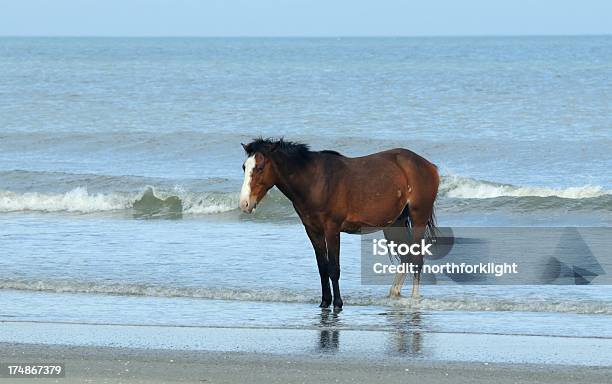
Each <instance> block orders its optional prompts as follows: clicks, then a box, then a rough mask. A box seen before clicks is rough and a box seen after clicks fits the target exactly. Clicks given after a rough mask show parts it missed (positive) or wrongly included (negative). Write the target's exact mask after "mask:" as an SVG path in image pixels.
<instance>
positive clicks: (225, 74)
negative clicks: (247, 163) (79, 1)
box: [0, 36, 612, 341]
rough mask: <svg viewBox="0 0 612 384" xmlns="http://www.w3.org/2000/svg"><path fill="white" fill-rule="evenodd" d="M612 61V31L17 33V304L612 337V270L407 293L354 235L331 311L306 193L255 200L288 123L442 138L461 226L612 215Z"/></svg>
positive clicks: (7, 309)
mask: <svg viewBox="0 0 612 384" xmlns="http://www.w3.org/2000/svg"><path fill="white" fill-rule="evenodd" d="M611 74H612V37H610V36H585V37H465V38H463V37H461V38H460V37H456V38H8V37H3V38H0V252H1V254H2V256H1V257H0V308H1V309H0V321H1V322H3V323H5V324H6V323H8V322H44V323H79V324H129V325H135V326H151V325H164V326H202V327H209V326H210V327H219V326H231V327H260V328H298V329H301V328H305V329H310V328H314V329H319V328H321V327H328V326H332V327H333V328H334V329H346V330H354V329H366V330H369V329H371V330H398V329H416V330H421V331H424V332H428V331H431V332H434V331H435V332H460V333H467V334H470V333H491V334H509V335H552V336H573V337H585V338H593V337H603V338H612V327H610V324H611V322H612V291H611V290H610V287H609V286H461V285H451V286H437V285H427V286H424V287H423V288H422V290H421V293H422V296H423V298H422V299H421V300H418V301H415V300H412V299H410V298H409V297H407V298H402V299H400V300H390V299H389V298H387V297H386V295H387V293H388V287H383V286H367V285H362V284H361V280H360V264H359V263H360V254H359V246H360V244H359V237H358V236H355V235H346V234H344V235H343V236H342V246H341V265H342V278H341V288H342V291H343V296H344V299H345V309H344V311H343V312H342V313H341V314H340V315H339V317H337V318H334V319H335V320H334V321H333V323H332V324H331V325H330V324H329V321H328V320H326V319H327V318H324V317H322V315H321V311H320V310H319V309H318V308H317V307H316V304H318V299H319V297H320V291H319V276H318V272H317V268H316V262H315V258H314V253H313V251H312V248H311V246H310V244H309V241H308V238H307V237H306V235H305V233H304V230H303V227H302V225H301V224H300V222H299V219H298V218H297V216H296V214H295V212H294V211H293V208H292V206H291V204H290V203H289V201H287V200H286V199H285V198H284V196H282V194H281V193H280V192H278V191H276V190H272V191H271V192H270V193H269V195H268V196H267V197H266V199H265V200H264V201H263V202H262V204H261V205H260V207H258V209H257V211H256V212H255V213H254V214H252V215H247V214H243V213H240V211H239V209H238V195H239V190H240V186H241V184H242V178H243V174H242V168H241V167H242V163H243V161H244V158H245V156H244V153H243V150H242V147H241V145H240V143H246V142H249V140H251V139H252V138H254V137H259V136H263V137H285V138H286V139H288V140H294V141H301V142H305V143H308V144H309V145H310V146H311V147H312V148H313V149H315V150H322V149H332V150H336V151H339V152H341V153H343V154H345V155H347V156H359V155H365V154H368V153H372V152H375V151H379V150H383V149H388V148H395V147H405V148H409V149H411V150H413V151H415V152H417V153H419V154H421V155H423V156H424V157H426V158H427V159H429V160H431V161H432V162H434V163H435V164H437V165H438V167H439V170H440V173H441V175H442V181H441V186H440V193H439V198H438V202H437V205H436V214H437V217H438V222H439V225H442V226H451V227H452V226H464V227H465V226H501V227H503V226H523V227H524V226H540V227H546V226H552V227H558V226H581V227H582V226H589V227H608V226H611V225H612V177H611V174H610V169H611V168H612V156H611V155H610V154H611V153H612V118H611V116H612V113H611V109H610V90H611V89H612V77H611ZM407 285H408V287H407V288H405V290H404V291H405V292H406V293H409V290H410V289H409V285H410V283H408V284H407ZM415 316H417V317H418V321H415V320H414V318H415ZM1 326H2V325H1V323H0V327H1ZM0 338H1V336H0ZM0 341H2V340H0Z"/></svg>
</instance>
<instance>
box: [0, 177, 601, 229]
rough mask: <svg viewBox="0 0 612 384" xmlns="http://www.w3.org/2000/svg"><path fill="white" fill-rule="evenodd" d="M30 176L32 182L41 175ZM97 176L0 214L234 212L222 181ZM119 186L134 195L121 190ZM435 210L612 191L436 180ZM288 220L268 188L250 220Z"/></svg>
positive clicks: (589, 201)
mask: <svg viewBox="0 0 612 384" xmlns="http://www.w3.org/2000/svg"><path fill="white" fill-rule="evenodd" d="M13 173H14V172H13ZM17 176H20V177H21V176H23V175H16V176H15V178H17ZM35 176H36V178H37V179H39V178H40V177H41V176H39V175H35ZM53 177H56V176H53ZM61 177H62V179H61V180H62V181H66V179H69V177H68V176H65V175H62V176H61ZM70 177H72V178H74V177H76V176H70ZM99 178H102V176H97V178H91V177H90V178H89V179H88V180H89V181H91V180H93V181H94V188H95V189H100V188H102V187H101V185H104V186H109V187H110V188H111V190H110V191H106V190H104V189H103V190H104V192H91V191H89V190H88V188H87V187H86V186H76V187H74V188H72V189H71V190H69V191H67V192H64V191H54V192H29V191H27V192H15V191H10V190H0V212H20V211H39V212H75V213H94V212H113V211H130V212H131V213H133V214H134V216H138V217H149V216H151V217H178V216H182V215H210V214H220V213H225V212H230V211H235V212H236V213H237V212H238V198H239V192H238V188H239V186H233V185H228V183H226V181H227V180H212V179H211V180H206V181H203V182H200V185H188V186H187V189H185V188H181V187H177V186H174V187H173V186H172V182H173V181H172V180H164V179H160V180H147V181H151V182H155V185H157V187H153V186H150V185H149V186H146V187H142V184H139V185H140V187H137V186H136V185H138V183H142V181H143V180H140V179H138V178H135V177H131V178H129V177H118V178H110V177H103V180H98V179H99ZM109 178H110V179H109ZM22 179H23V177H22ZM69 181H70V183H69V185H70V184H71V185H75V183H78V182H79V181H83V179H82V176H79V178H76V179H74V180H72V179H69ZM30 182H31V181H30ZM49 183H52V180H51V181H48V182H47V183H46V184H45V185H47V187H48V186H49ZM32 184H35V183H32ZM229 184H231V183H229ZM86 185H89V184H86ZM124 186H126V187H127V188H128V190H131V191H135V192H123V191H122V188H123V187H124ZM215 187H216V188H219V187H221V189H222V191H208V192H201V191H198V190H199V189H200V188H204V190H207V189H211V188H215ZM194 189H195V190H194ZM438 207H439V209H441V210H442V211H450V212H453V211H466V210H475V211H478V210H496V209H504V208H507V209H512V210H513V211H515V212H521V211H525V212H531V211H533V210H537V209H543V210H544V209H546V210H550V209H562V210H587V211H612V191H610V190H606V189H604V188H602V187H600V186H582V187H569V188H547V187H532V186H516V185H511V184H501V183H494V182H490V181H484V180H476V179H472V178H466V177H460V176H453V175H450V176H444V177H443V178H442V182H441V185H440V193H439V199H438ZM294 216H295V213H294V211H293V208H292V206H291V203H290V202H289V201H288V200H287V199H286V198H285V197H284V196H282V194H281V193H280V192H278V191H276V190H273V191H271V192H270V193H269V194H268V197H266V199H265V200H264V201H263V202H262V204H261V205H260V206H259V207H258V211H257V213H256V214H255V215H254V216H252V217H253V218H254V219H255V220H257V219H262V218H263V219H272V220H274V219H283V218H287V217H294Z"/></svg>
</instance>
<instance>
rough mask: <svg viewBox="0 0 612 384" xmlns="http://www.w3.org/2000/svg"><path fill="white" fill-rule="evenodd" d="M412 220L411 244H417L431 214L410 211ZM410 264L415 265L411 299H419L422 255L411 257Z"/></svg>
mask: <svg viewBox="0 0 612 384" xmlns="http://www.w3.org/2000/svg"><path fill="white" fill-rule="evenodd" d="M410 212H411V218H412V225H413V228H412V242H413V243H418V242H420V241H421V240H422V239H423V238H424V237H425V232H426V230H427V224H428V222H429V220H430V218H431V212H430V211H427V212H424V211H420V210H417V209H411V211H410ZM412 262H413V263H414V264H416V272H415V273H414V275H413V278H412V297H414V298H416V297H419V286H420V283H421V270H422V269H423V255H420V254H419V255H415V256H413V259H412Z"/></svg>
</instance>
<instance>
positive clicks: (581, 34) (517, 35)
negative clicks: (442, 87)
mask: <svg viewBox="0 0 612 384" xmlns="http://www.w3.org/2000/svg"><path fill="white" fill-rule="evenodd" d="M604 36H612V32H610V33H575V34H567V33H559V34H555V33H551V34H457V35H448V34H446V35H445V34H441V35H427V34H423V35H95V34H91V35H89V34H84V35H62V34H57V35H35V34H32V35H0V38H6V37H10V38H179V39H180V38H218V39H230V38H266V39H274V38H279V39H282V38H285V39H290V38H303V39H308V38H315V39H316V38H319V39H347V38H441V37H442V38H453V37H457V38H462V37H604Z"/></svg>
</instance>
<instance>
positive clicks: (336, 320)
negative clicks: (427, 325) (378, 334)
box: [315, 309, 423, 357]
mask: <svg viewBox="0 0 612 384" xmlns="http://www.w3.org/2000/svg"><path fill="white" fill-rule="evenodd" d="M340 316H341V313H338V312H336V311H333V312H332V311H330V310H325V309H324V310H322V311H321V319H320V320H319V323H318V324H317V326H318V327H319V328H320V330H319V338H318V339H317V344H316V348H315V350H316V351H317V352H320V353H336V352H338V351H339V350H340V329H338V327H339V325H340ZM385 316H386V317H387V321H388V322H389V323H390V324H391V327H392V330H391V331H390V332H389V342H388V343H385V344H387V345H385V347H386V348H387V350H388V351H389V352H388V353H390V354H392V355H397V354H400V355H407V356H413V357H421V356H422V355H423V333H422V319H421V313H420V312H411V313H406V312H401V311H398V312H389V313H386V314H385Z"/></svg>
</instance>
